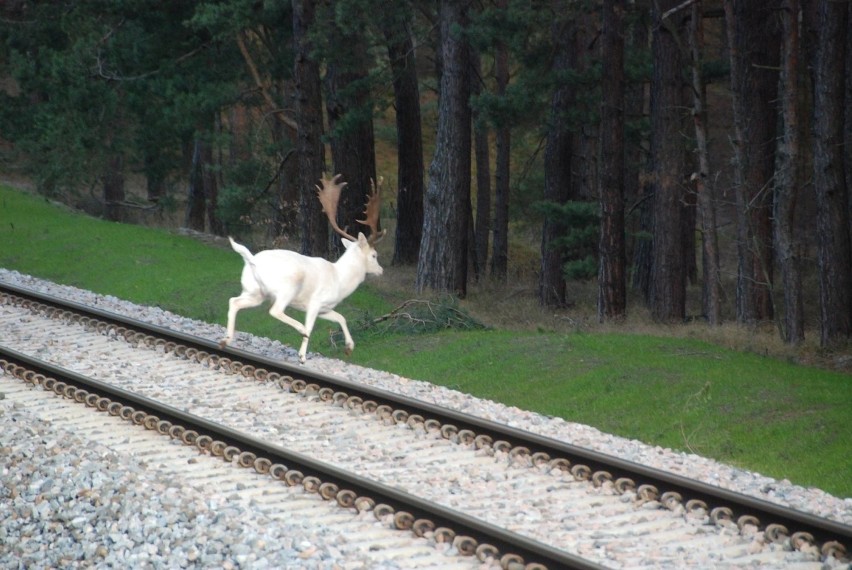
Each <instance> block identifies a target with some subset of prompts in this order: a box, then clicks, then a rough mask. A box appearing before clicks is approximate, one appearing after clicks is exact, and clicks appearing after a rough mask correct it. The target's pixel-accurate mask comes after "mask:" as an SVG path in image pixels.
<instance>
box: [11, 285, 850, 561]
mask: <svg viewBox="0 0 852 570" xmlns="http://www.w3.org/2000/svg"><path fill="white" fill-rule="evenodd" d="M0 301H2V305H0V308H2V309H3V312H2V313H0V331H3V334H2V337H0V338H2V339H3V340H2V341H0V344H2V345H4V346H5V348H4V349H3V354H4V356H2V358H3V359H4V360H5V361H6V362H7V364H6V365H5V366H6V368H7V374H12V375H15V376H24V377H26V376H28V377H30V378H33V377H36V375H37V374H40V375H42V376H45V377H46V376H56V375H59V376H63V378H65V379H63V380H57V381H56V382H50V384H51V386H50V387H51V388H52V389H53V390H56V386H57V383H60V384H64V386H62V385H60V390H59V391H60V392H61V393H63V394H65V392H66V391H68V392H70V393H71V394H70V395H71V399H74V397H75V395H77V390H78V388H68V386H70V385H80V386H84V387H81V388H79V390H86V391H87V392H90V393H99V394H100V392H96V391H95V390H94V387H97V389H98V390H101V391H103V392H106V393H105V395H101V396H98V397H95V396H91V397H89V396H87V395H84V396H79V395H77V398H78V399H82V400H83V401H84V403H86V400H87V398H88V399H89V400H91V402H92V403H93V404H94V405H90V407H91V408H94V409H98V407H99V404H98V401H100V400H98V398H101V397H103V398H106V397H109V398H113V397H118V396H121V397H122V398H129V399H128V400H126V401H125V403H124V404H122V406H123V407H122V408H119V407H118V405H113V407H112V408H110V405H112V404H107V403H102V404H100V407H105V410H106V411H107V412H108V413H109V412H110V409H112V411H114V412H116V413H117V415H118V416H122V415H125V416H128V419H129V421H130V422H131V423H133V422H138V423H141V424H142V425H145V424H146V422H147V423H148V425H147V426H146V427H152V431H161V432H164V433H165V434H166V435H168V436H170V437H171V438H174V439H178V440H184V439H189V440H191V441H189V443H190V444H192V445H195V446H196V447H199V448H200V449H201V450H202V451H203V452H205V453H207V454H210V455H214V456H217V455H218V456H221V457H225V458H226V459H229V460H230V461H231V462H234V463H237V464H244V465H247V466H248V467H250V468H255V469H258V467H257V466H256V465H255V462H256V461H258V458H262V459H264V461H261V462H260V464H259V465H260V467H259V470H260V471H264V470H266V471H269V470H272V466H273V465H284V466H287V467H288V469H286V470H282V469H283V468H282V467H275V469H274V475H276V476H278V477H286V476H287V475H286V474H287V473H288V472H293V471H295V472H296V473H295V474H293V473H291V475H290V479H291V481H289V482H290V483H295V484H300V485H302V486H304V480H305V479H307V481H308V487H310V490H312V491H316V492H317V493H319V494H320V495H322V496H324V497H326V498H328V499H329V500H332V499H333V500H334V501H336V502H338V503H340V504H341V505H342V507H343V508H346V509H350V510H353V509H354V510H355V511H359V512H360V511H361V510H369V511H371V512H374V511H376V509H377V508H378V511H377V514H378V516H379V518H380V519H382V518H385V519H388V520H389V521H390V524H391V525H392V526H393V527H395V528H398V529H401V530H404V531H406V532H408V533H410V534H415V535H422V536H426V537H428V538H429V539H431V540H435V541H437V542H441V543H452V544H454V545H455V548H457V549H458V550H459V551H460V552H461V553H465V554H468V555H470V556H478V558H479V559H481V560H494V561H499V560H500V559H501V558H502V559H503V560H502V565H503V566H504V567H509V566H510V565H511V564H519V563H521V562H523V564H526V565H529V567H531V568H535V567H541V566H543V567H551V568H562V567H565V568H591V567H599V566H606V567H642V566H647V567H661V566H663V567H664V566H669V567H673V568H674V567H684V566H689V565H690V564H691V560H693V555H695V554H697V553H699V552H707V551H708V550H710V551H713V552H717V553H718V556H719V560H718V562H719V565H720V566H725V565H727V566H731V567H736V566H742V567H745V566H749V567H754V566H755V565H757V566H758V567H760V565H764V566H765V567H773V566H775V567H781V566H785V567H793V566H794V565H799V567H802V568H806V567H813V568H819V567H821V566H822V564H823V563H828V564H836V565H840V564H842V563H843V561H845V560H847V558H846V557H847V556H848V555H847V550H846V549H847V547H848V545H849V544H852V528H850V527H849V526H846V525H843V524H840V523H837V522H834V521H830V520H826V519H822V518H820V517H816V516H814V515H811V514H807V513H801V512H798V511H795V510H792V509H788V508H784V507H781V506H778V505H776V504H773V503H767V502H765V501H761V500H758V499H755V498H752V497H748V496H743V495H739V494H737V493H733V492H731V491H726V490H724V489H720V488H716V487H713V486H710V485H706V484H704V483H700V482H697V481H692V480H689V479H686V478H682V477H678V476H675V475H672V474H670V473H667V472H662V471H658V470H654V469H651V468H647V467H644V466H642V465H638V464H634V463H631V462H627V461H623V460H620V459H618V458H615V457H611V456H606V455H603V454H600V453H596V452H593V451H590V450H588V449H584V448H581V447H577V446H573V445H570V444H568V443H565V442H561V441H556V440H551V439H549V438H545V437H541V436H538V435H535V434H531V433H527V432H525V431H522V430H519V429H514V428H510V427H507V426H505V425H502V424H497V423H493V422H490V421H487V420H484V419H482V418H478V417H475V416H470V415H466V414H462V413H459V412H456V411H453V410H447V409H443V408H440V407H438V406H434V405H431V404H428V403H424V402H421V401H418V400H412V399H409V398H405V397H402V396H399V395H397V394H391V393H386V392H383V391H381V390H378V389H375V388H371V387H369V386H365V385H360V384H357V383H354V382H350V381H347V380H343V379H340V378H336V377H333V376H328V375H323V374H317V373H315V372H312V371H310V370H309V369H306V368H303V367H294V366H288V365H285V364H282V363H279V362H274V361H270V360H268V359H265V358H263V357H260V356H257V355H253V354H250V353H247V352H244V351H240V350H237V349H231V348H227V349H220V348H219V347H218V346H217V345H216V343H214V342H211V341H207V340H205V339H200V338H195V337H190V336H188V335H183V334H179V333H175V332H173V331H169V330H165V329H162V328H159V327H152V326H150V325H148V324H146V323H141V322H135V321H132V320H129V319H125V318H123V317H117V316H116V315H112V314H109V313H105V312H102V311H98V310H96V309H92V308H90V307H84V306H79V305H74V304H70V305H69V304H67V303H64V302H62V301H60V300H56V299H50V298H47V297H45V296H43V295H40V294H36V293H34V292H30V291H26V290H22V289H19V288H15V287H4V288H2V289H0ZM39 330H42V331H44V332H41V333H39V332H38V331H39ZM9 339H11V340H9ZM10 344H11V345H14V348H13V347H11V346H9V345H10ZM75 354H78V355H79V354H82V355H85V358H83V357H79V358H78V357H75V356H73V355H75ZM98 355H103V356H104V359H106V358H109V359H110V361H111V362H118V363H120V364H119V367H118V368H116V365H115V364H105V365H104V366H103V367H101V366H95V365H93V364H92V361H93V359H94V360H97V357H98ZM69 360H70V361H75V360H77V361H78V364H79V366H78V368H79V369H78V370H77V371H76V372H71V373H68V372H65V371H62V370H60V369H59V367H60V366H63V367H64V366H66V365H68V364H69V362H68V361H69ZM19 366H20V367H22V368H20V369H19V368H17V367H19ZM24 368H31V369H33V370H36V372H30V373H26V372H23V370H24ZM16 370H17V371H18V372H15V371H16ZM128 370H132V371H133V372H132V373H128ZM84 376H94V377H97V378H100V380H95V381H94V383H92V381H90V380H86V379H85V378H84ZM39 377H40V376H39ZM174 385H178V386H182V387H183V389H184V391H183V392H180V394H182V395H179V396H175V394H174V393H167V391H165V390H164V386H174ZM86 386H87V387H86ZM110 390H113V391H116V393H109V391H110ZM66 395H68V394H66ZM226 402H228V403H226ZM128 408H133V409H132V411H129V410H128ZM122 409H124V410H125V411H123V412H122V411H121V410H122ZM226 410H227V411H231V410H235V411H236V413H235V414H225V411H226ZM143 413H144V414H146V415H145V416H144V417H143V415H142V414H143ZM152 415H153V416H155V417H156V418H157V420H156V422H155V421H154V420H150V419H145V418H148V417H151V416H152ZM225 415H227V416H228V418H227V421H222V418H221V417H222V416H225ZM211 418H216V421H215V422H214V421H212V419H211ZM161 422H165V423H161ZM220 422H221V423H222V424H224V426H225V427H224V428H220V429H223V430H224V431H219V432H215V431H211V430H214V426H213V425H212V424H214V423H220ZM175 425H179V426H182V427H183V429H182V430H181V429H180V428H175V427H173V426H175ZM205 430H208V431H206V432H205ZM186 433H189V436H186V435H185V434H186ZM211 434H212V435H211ZM247 434H253V436H248V435H247ZM199 440H200V443H201V445H199ZM214 442H216V445H215V446H214ZM294 465H298V466H299V467H298V468H296V467H293V466H294ZM353 465H358V467H357V469H356V470H355V471H354V472H353V471H351V470H350V469H351V466H353ZM468 489H475V490H476V491H475V492H469V491H468ZM343 491H346V492H345V493H343ZM338 494H341V497H340V498H338V496H337V495H338ZM359 498H361V499H362V500H361V503H359V505H360V507H361V508H359V506H358V505H356V504H355V503H356V502H357V501H358V499H359ZM368 499H369V500H368ZM495 505H498V506H502V508H500V509H497V511H498V512H497V514H495V513H494V509H493V507H494V506H495ZM374 514H375V513H374ZM694 560H697V558H696V559H694ZM692 563H694V562H692Z"/></svg>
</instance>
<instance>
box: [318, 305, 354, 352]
mask: <svg viewBox="0 0 852 570" xmlns="http://www.w3.org/2000/svg"><path fill="white" fill-rule="evenodd" d="M319 317H320V318H321V319H325V320H327V321H332V322H334V323H337V324H339V325H340V329H341V330H342V331H343V338H344V339H345V340H346V354H352V351H353V350H354V349H355V341H354V340H352V335H351V334H349V327H348V326H346V319H344V318H343V315H341V314H340V313H338V312H337V311H326V312H324V313H320V314H319Z"/></svg>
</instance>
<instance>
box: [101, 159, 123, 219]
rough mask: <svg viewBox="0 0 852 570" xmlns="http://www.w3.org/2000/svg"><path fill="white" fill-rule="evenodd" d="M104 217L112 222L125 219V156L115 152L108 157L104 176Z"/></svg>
mask: <svg viewBox="0 0 852 570" xmlns="http://www.w3.org/2000/svg"><path fill="white" fill-rule="evenodd" d="M103 189H104V218H106V219H107V220H110V221H112V222H121V221H123V216H122V212H123V207H122V202H124V158H123V157H122V156H121V154H120V153H117V152H113V153H112V154H111V155H110V156H109V157H108V158H107V163H106V168H105V172H104V177H103Z"/></svg>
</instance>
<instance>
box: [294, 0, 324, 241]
mask: <svg viewBox="0 0 852 570" xmlns="http://www.w3.org/2000/svg"><path fill="white" fill-rule="evenodd" d="M315 9H316V5H315V1H314V0H293V44H294V46H295V47H294V49H295V51H296V55H295V63H294V66H293V67H294V68H293V77H294V80H295V86H294V87H295V89H294V91H295V98H296V123H297V124H298V128H297V132H298V134H297V147H296V152H297V153H298V156H299V209H300V211H301V213H302V246H301V252H302V253H303V254H305V255H312V256H317V257H327V256H328V222H327V220H326V218H325V215H324V214H323V212H322V206H321V205H320V203H319V200H317V197H316V193H317V191H316V185H317V183H318V182H319V179H320V178H321V177H322V174H323V171H324V169H325V168H324V162H325V149H324V148H323V144H322V133H323V123H322V120H323V116H322V115H323V113H322V92H321V84H320V72H319V63H318V62H317V61H315V60H313V59H312V58H311V51H312V49H313V47H312V44H311V41H310V30H311V28H312V26H313V23H314V16H315Z"/></svg>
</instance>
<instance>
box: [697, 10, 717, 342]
mask: <svg viewBox="0 0 852 570" xmlns="http://www.w3.org/2000/svg"><path fill="white" fill-rule="evenodd" d="M702 8H703V6H702V3H701V2H696V3H695V4H693V5H692V15H691V18H690V27H689V47H690V51H691V53H692V58H691V60H692V61H691V68H692V96H693V100H692V119H693V123H694V125H695V142H696V149H697V153H698V172H697V173H695V174H694V175H693V178H694V182H695V193H696V195H697V201H698V211H699V213H700V217H701V252H702V256H701V266H702V273H703V275H704V280H703V282H702V295H701V297H702V303H701V305H702V309H703V313H704V315H705V316H706V318H707V322H708V323H709V324H710V325H713V326H717V325H719V324H721V322H722V283H721V270H720V266H719V235H718V233H717V231H716V196H715V188H714V186H713V182H712V179H711V177H710V156H709V150H708V148H707V105H706V101H707V89H706V85H705V83H704V76H703V74H702V73H701V66H702V64H703V62H704V22H703V17H702Z"/></svg>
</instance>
